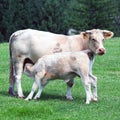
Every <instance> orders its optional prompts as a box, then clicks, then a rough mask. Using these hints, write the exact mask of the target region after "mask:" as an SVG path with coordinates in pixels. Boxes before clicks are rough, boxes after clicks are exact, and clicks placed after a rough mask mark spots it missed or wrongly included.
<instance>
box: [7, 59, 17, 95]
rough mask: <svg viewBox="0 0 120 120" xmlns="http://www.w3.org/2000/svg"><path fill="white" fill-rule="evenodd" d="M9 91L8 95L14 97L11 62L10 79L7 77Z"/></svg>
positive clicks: (11, 66)
mask: <svg viewBox="0 0 120 120" xmlns="http://www.w3.org/2000/svg"><path fill="white" fill-rule="evenodd" d="M9 84H10V85H9V90H8V93H9V94H10V95H11V96H15V95H16V94H15V92H14V85H15V77H14V76H13V64H12V62H11V61H10V77H9Z"/></svg>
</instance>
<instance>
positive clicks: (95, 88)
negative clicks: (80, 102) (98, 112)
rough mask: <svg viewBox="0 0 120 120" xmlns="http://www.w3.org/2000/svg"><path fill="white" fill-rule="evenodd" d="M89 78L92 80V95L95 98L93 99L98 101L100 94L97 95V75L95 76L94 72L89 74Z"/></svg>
mask: <svg viewBox="0 0 120 120" xmlns="http://www.w3.org/2000/svg"><path fill="white" fill-rule="evenodd" d="M89 79H90V81H91V85H92V95H93V98H92V100H93V101H95V102H97V101H98V95H97V77H95V76H94V75H92V74H89Z"/></svg>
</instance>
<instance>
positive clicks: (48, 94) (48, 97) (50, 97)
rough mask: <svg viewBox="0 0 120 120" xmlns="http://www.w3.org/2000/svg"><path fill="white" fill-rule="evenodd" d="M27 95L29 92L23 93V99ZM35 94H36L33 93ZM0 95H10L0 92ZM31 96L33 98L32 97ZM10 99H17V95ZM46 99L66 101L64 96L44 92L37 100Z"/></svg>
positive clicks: (6, 92)
mask: <svg viewBox="0 0 120 120" xmlns="http://www.w3.org/2000/svg"><path fill="white" fill-rule="evenodd" d="M28 94H29V92H28V91H25V92H24V95H25V97H27V95H28ZM35 94H36V93H35ZM35 94H34V96H35ZM0 95H1V96H6V97H7V96H8V97H9V96H11V95H9V93H8V91H0ZM34 96H33V97H34ZM11 97H17V94H16V96H11ZM48 99H59V100H66V97H65V96H64V95H57V94H55V93H53V94H51V93H45V92H42V94H41V97H40V99H39V100H48Z"/></svg>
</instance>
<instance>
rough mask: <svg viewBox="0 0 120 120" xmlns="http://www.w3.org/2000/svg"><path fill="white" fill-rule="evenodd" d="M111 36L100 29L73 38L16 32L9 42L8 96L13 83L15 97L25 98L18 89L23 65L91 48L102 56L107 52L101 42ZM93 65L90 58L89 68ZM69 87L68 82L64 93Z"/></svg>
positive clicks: (35, 32)
mask: <svg viewBox="0 0 120 120" xmlns="http://www.w3.org/2000/svg"><path fill="white" fill-rule="evenodd" d="M112 36H113V32H111V31H107V30H100V29H93V30H87V31H85V32H81V33H80V34H78V35H72V36H67V35H62V34H54V33H50V32H43V31H38V30H32V29H26V30H19V31H17V32H15V33H13V34H12V35H11V37H10V41H9V43H10V86H9V94H10V95H14V83H15V81H16V85H17V92H18V96H19V97H24V95H23V92H22V87H21V77H22V73H23V69H24V65H25V64H26V63H32V64H34V63H35V62H36V61H37V60H38V59H39V58H41V57H42V56H44V55H48V54H53V53H57V52H68V51H72V52H75V51H81V50H86V49H90V50H91V51H93V52H94V53H95V54H98V55H103V54H104V53H105V52H106V50H105V48H104V46H103V42H104V40H105V39H108V38H111V37H112ZM92 62H93V58H92V59H91V65H90V67H92ZM91 73H92V71H91ZM70 81H72V80H70ZM72 84H73V83H71V82H68V83H67V93H68V91H69V90H70V88H71V87H72Z"/></svg>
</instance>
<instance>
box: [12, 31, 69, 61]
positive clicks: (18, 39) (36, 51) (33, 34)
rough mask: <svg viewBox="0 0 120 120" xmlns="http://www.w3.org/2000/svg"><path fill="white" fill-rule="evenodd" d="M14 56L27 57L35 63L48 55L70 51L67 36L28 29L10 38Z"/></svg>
mask: <svg viewBox="0 0 120 120" xmlns="http://www.w3.org/2000/svg"><path fill="white" fill-rule="evenodd" d="M10 48H12V49H11V50H12V53H13V56H14V55H15V56H16V54H17V56H22V55H23V56H24V57H25V56H26V57H28V58H30V59H32V60H33V62H35V61H36V60H37V59H38V58H40V57H41V56H43V55H46V54H52V53H56V52H62V51H69V47H68V40H67V36H65V35H60V34H54V33H50V32H43V31H38V30H32V29H26V30H20V31H17V32H15V33H13V34H12V35H11V37H10Z"/></svg>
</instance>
